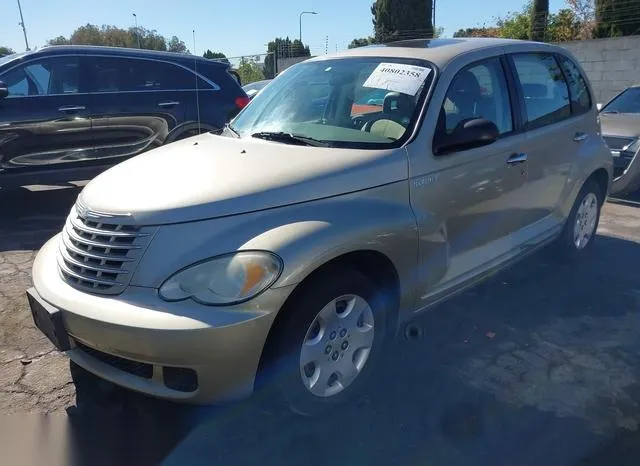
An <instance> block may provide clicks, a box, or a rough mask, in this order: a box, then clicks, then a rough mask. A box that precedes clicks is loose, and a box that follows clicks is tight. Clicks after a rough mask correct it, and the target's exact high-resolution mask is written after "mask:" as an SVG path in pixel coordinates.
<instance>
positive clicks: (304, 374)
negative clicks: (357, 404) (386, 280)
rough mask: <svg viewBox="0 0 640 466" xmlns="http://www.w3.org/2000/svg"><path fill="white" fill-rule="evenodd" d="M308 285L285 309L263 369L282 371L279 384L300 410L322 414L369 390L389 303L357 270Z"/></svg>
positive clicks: (278, 386)
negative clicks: (367, 388) (368, 386)
mask: <svg viewBox="0 0 640 466" xmlns="http://www.w3.org/2000/svg"><path fill="white" fill-rule="evenodd" d="M302 286H303V289H302V290H301V291H300V292H299V293H298V294H297V295H296V296H295V297H294V298H293V300H292V301H291V302H290V303H288V304H287V306H286V308H285V309H283V310H282V311H281V312H285V313H286V314H285V315H283V318H282V319H281V320H280V321H279V322H278V324H277V327H276V328H275V329H274V332H273V334H272V335H271V336H270V339H269V342H268V343H267V349H266V351H265V354H266V364H265V365H264V366H263V367H264V369H265V370H266V371H268V372H271V369H273V368H276V369H277V370H276V372H275V373H274V375H275V385H276V387H277V389H278V392H279V394H280V395H281V396H282V397H283V398H284V400H285V401H286V402H287V404H288V405H289V406H290V407H291V408H292V409H293V410H294V411H295V412H297V413H298V414H302V415H316V414H320V413H321V412H323V411H326V410H328V409H331V408H332V407H334V406H336V405H339V404H341V403H344V402H345V401H347V400H350V399H353V397H357V396H358V395H360V394H362V393H363V392H364V391H365V389H366V387H367V385H368V379H369V377H370V375H371V373H372V372H373V369H374V366H375V363H376V362H377V360H378V359H379V357H380V356H381V354H382V348H383V345H384V342H385V337H386V330H387V329H386V316H387V304H386V303H387V300H386V299H384V297H383V293H381V292H380V291H379V290H378V289H377V287H376V285H375V283H374V282H372V281H371V280H370V279H368V278H367V277H365V276H364V275H362V274H361V273H359V272H358V271H355V270H344V271H338V272H337V273H336V271H334V273H331V274H323V275H322V276H321V277H320V276H318V277H315V278H314V279H311V280H310V281H309V282H307V283H304V284H303V285H302ZM272 373H273V372H272ZM267 382H269V381H267Z"/></svg>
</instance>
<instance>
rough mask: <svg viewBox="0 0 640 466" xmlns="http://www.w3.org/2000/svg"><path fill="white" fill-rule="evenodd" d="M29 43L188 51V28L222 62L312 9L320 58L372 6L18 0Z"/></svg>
mask: <svg viewBox="0 0 640 466" xmlns="http://www.w3.org/2000/svg"><path fill="white" fill-rule="evenodd" d="M21 2H22V10H23V13H24V19H25V24H26V26H27V33H28V37H29V45H30V46H31V47H32V48H33V47H34V46H42V45H44V44H45V43H46V41H47V40H48V39H50V38H53V37H55V36H58V35H61V34H62V35H65V36H68V35H69V34H70V33H71V32H72V31H73V30H74V29H75V28H76V27H77V26H80V25H82V24H86V23H87V22H90V23H94V24H99V25H101V24H113V25H116V26H119V27H123V28H126V27H129V26H132V25H133V21H134V19H133V16H132V13H136V14H137V16H138V23H139V25H140V26H144V27H146V28H148V29H156V30H157V31H158V32H159V33H161V34H163V35H165V36H172V35H177V36H178V37H180V38H181V39H182V40H184V41H185V43H186V44H187V46H188V48H189V49H190V50H191V51H193V41H192V32H191V31H192V30H193V29H195V30H196V51H197V52H198V53H199V54H202V52H203V50H206V49H207V48H209V49H211V50H214V51H222V52H224V53H225V54H227V55H228V56H238V55H249V54H257V53H263V52H264V51H265V49H266V46H265V44H267V42H269V41H270V40H272V39H273V38H274V37H276V36H287V35H289V36H290V37H292V38H296V37H297V36H298V33H299V31H298V30H299V26H298V15H299V13H300V12H301V11H305V10H309V11H317V12H318V13H319V14H318V15H316V16H311V15H305V16H304V17H303V31H302V34H303V41H304V42H305V43H306V44H308V45H309V46H310V47H311V52H312V53H313V54H314V55H316V54H318V55H319V54H324V53H325V41H326V39H325V38H326V37H327V36H328V37H329V40H328V44H329V45H328V50H329V52H330V53H331V52H335V51H336V47H337V48H338V49H339V50H341V49H344V48H346V47H347V45H348V43H349V42H350V41H351V39H353V38H355V37H363V36H367V35H369V34H371V32H372V24H371V14H370V11H369V8H370V5H371V3H372V0H272V1H264V0H250V1H245V2H234V1H228V0H227V1H222V0H208V1H204V0H183V1H181V2H180V1H176V0H106V1H100V0H99V1H97V2H94V1H91V2H90V1H88V0H55V1H54V0H21ZM522 3H524V2H523V1H522V0H519V1H518V2H514V1H513V0H511V1H510V0H493V1H492V2H491V3H489V2H484V1H482V0H455V1H452V0H437V3H436V6H437V13H436V22H437V23H438V25H439V26H443V27H444V28H445V35H448V36H451V35H452V34H453V33H454V32H455V31H456V30H458V29H459V28H461V27H471V26H476V25H481V24H482V23H483V22H484V23H490V22H491V21H492V19H493V18H494V17H495V16H499V15H504V14H505V13H507V12H509V11H512V10H514V9H520V8H521V5H522ZM0 5H2V11H3V14H2V15H0V45H8V46H9V47H11V48H13V49H14V50H16V51H22V50H24V39H23V36H22V31H21V29H20V27H19V26H18V23H19V21H20V17H19V13H18V7H17V3H16V1H15V0H1V1H0ZM563 5H564V0H551V1H550V7H551V9H552V10H556V9H558V8H562V7H563Z"/></svg>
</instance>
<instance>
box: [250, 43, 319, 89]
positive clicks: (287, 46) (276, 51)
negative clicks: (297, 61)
mask: <svg viewBox="0 0 640 466" xmlns="http://www.w3.org/2000/svg"><path fill="white" fill-rule="evenodd" d="M267 52H268V53H269V55H267V57H266V58H265V60H264V75H265V76H266V78H267V79H272V78H274V77H275V75H276V68H277V66H276V62H277V60H278V58H286V57H310V56H311V50H310V49H309V46H308V45H304V44H303V43H302V42H300V40H298V39H296V40H294V41H292V40H291V39H289V37H286V38H284V39H283V38H281V37H276V39H275V40H272V41H271V42H269V44H267ZM243 82H244V81H243Z"/></svg>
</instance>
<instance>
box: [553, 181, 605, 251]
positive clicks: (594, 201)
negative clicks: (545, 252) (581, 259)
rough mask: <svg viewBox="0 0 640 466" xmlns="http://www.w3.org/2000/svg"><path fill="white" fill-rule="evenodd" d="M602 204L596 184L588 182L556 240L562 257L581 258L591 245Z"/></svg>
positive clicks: (601, 196) (601, 197)
mask: <svg viewBox="0 0 640 466" xmlns="http://www.w3.org/2000/svg"><path fill="white" fill-rule="evenodd" d="M603 202H604V199H603V194H602V192H601V190H600V187H599V186H598V184H597V183H596V182H595V181H593V180H588V181H587V182H586V183H585V184H584V186H583V187H582V189H581V190H580V193H579V194H578V197H577V198H576V202H575V204H574V205H573V208H572V209H571V212H570V214H569V218H567V223H566V224H565V227H564V230H563V231H562V235H561V237H560V238H559V240H558V247H559V249H560V252H561V254H562V255H563V256H564V257H566V258H570V259H571V258H574V257H578V256H581V255H583V254H584V252H585V251H586V250H588V249H589V247H590V246H591V244H593V240H594V239H595V236H596V230H597V229H598V223H599V222H600V211H601V208H602V204H603Z"/></svg>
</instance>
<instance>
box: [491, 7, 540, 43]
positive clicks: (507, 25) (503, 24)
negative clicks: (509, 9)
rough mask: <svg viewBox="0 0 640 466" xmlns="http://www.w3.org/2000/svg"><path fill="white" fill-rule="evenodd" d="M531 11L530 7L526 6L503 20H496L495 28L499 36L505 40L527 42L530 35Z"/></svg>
mask: <svg viewBox="0 0 640 466" xmlns="http://www.w3.org/2000/svg"><path fill="white" fill-rule="evenodd" d="M531 11H532V5H531V4H527V5H525V6H524V8H523V9H522V10H521V11H520V12H517V13H509V14H508V15H507V16H506V17H504V18H498V20H497V21H496V27H497V28H498V29H499V31H500V36H499V37H503V38H505V39H520V40H529V39H530V37H531V36H530V35H529V34H530V33H531Z"/></svg>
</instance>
